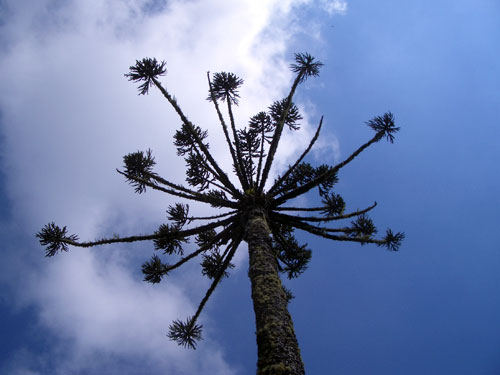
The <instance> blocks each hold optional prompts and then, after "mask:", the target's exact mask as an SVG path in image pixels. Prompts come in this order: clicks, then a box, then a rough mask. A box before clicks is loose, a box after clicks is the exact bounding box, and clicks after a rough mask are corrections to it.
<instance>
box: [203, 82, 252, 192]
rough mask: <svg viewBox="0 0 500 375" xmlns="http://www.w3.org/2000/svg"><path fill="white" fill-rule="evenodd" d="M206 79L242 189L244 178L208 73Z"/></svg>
mask: <svg viewBox="0 0 500 375" xmlns="http://www.w3.org/2000/svg"><path fill="white" fill-rule="evenodd" d="M207 79H208V87H209V91H210V97H211V99H212V102H213V103H214V106H215V110H216V111H217V115H218V116H219V121H220V124H221V125H222V130H223V132H224V136H225V137H226V143H227V145H228V146H229V152H230V153H231V158H232V159H233V164H234V167H235V168H236V175H237V176H238V179H239V180H240V183H241V186H242V187H243V185H244V178H243V174H242V172H241V166H240V164H239V163H238V159H237V158H236V154H235V152H234V148H233V144H232V141H231V138H230V137H229V132H228V130H227V125H226V122H225V121H224V117H223V116H222V113H221V111H220V108H219V104H218V102H217V98H216V97H215V94H214V91H213V89H212V82H211V80H210V72H207ZM228 102H229V101H228Z"/></svg>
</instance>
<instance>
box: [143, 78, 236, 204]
mask: <svg viewBox="0 0 500 375" xmlns="http://www.w3.org/2000/svg"><path fill="white" fill-rule="evenodd" d="M152 80H153V83H154V84H155V86H156V87H157V88H158V89H159V90H160V91H161V93H162V94H163V96H164V97H165V98H166V99H167V100H168V102H169V103H170V105H171V106H172V107H173V108H174V110H175V111H176V112H177V114H178V115H179V117H180V118H181V120H182V122H183V123H184V124H186V126H187V128H188V129H189V131H190V133H191V135H192V136H193V138H194V139H195V140H196V143H197V144H198V147H199V148H200V150H201V151H202V152H203V154H204V155H205V156H206V158H207V159H208V161H209V162H210V164H211V165H212V166H213V167H214V169H215V171H216V172H217V175H218V177H219V181H221V182H222V183H223V184H224V186H226V187H227V188H228V189H229V190H231V191H232V192H233V195H235V196H238V197H241V193H240V192H239V191H238V189H236V187H235V186H234V185H233V184H232V183H231V181H230V180H229V178H228V177H227V175H226V173H224V171H223V170H222V169H221V168H220V167H219V165H218V164H217V162H216V161H215V160H214V158H213V157H212V154H211V153H210V152H209V151H208V149H207V147H206V146H205V145H204V144H203V142H202V141H201V139H200V138H199V137H198V134H196V132H195V131H194V127H193V124H192V123H191V122H190V121H189V120H188V119H187V117H186V116H185V115H184V113H183V112H182V110H181V108H180V107H179V105H178V104H177V101H176V100H175V99H174V98H173V97H172V96H171V95H170V94H169V93H168V91H167V90H166V89H165V88H164V87H163V86H162V85H161V83H160V82H159V81H158V80H157V79H156V78H152Z"/></svg>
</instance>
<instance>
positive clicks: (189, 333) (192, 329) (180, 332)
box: [167, 318, 203, 349]
mask: <svg viewBox="0 0 500 375" xmlns="http://www.w3.org/2000/svg"><path fill="white" fill-rule="evenodd" d="M202 328H203V326H202V325H199V324H195V322H194V321H193V320H192V318H187V319H186V321H185V322H183V321H182V320H174V321H173V322H172V324H171V325H170V326H169V327H168V331H169V332H168V334H167V336H168V338H169V339H170V340H172V341H175V342H177V344H179V345H182V346H184V347H185V348H191V349H196V342H197V341H199V340H201V339H202V337H201V331H202Z"/></svg>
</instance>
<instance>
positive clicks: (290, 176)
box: [37, 53, 404, 374]
mask: <svg viewBox="0 0 500 375" xmlns="http://www.w3.org/2000/svg"><path fill="white" fill-rule="evenodd" d="M165 65H166V64H165V62H164V61H162V62H158V61H157V60H156V59H151V58H145V59H143V60H141V61H136V64H135V65H134V66H131V67H130V72H129V73H127V74H125V76H126V77H127V78H128V79H129V80H130V81H134V82H139V83H140V86H139V94H142V95H145V94H148V92H149V89H150V87H152V86H155V87H156V88H157V89H159V90H160V92H161V93H162V94H163V96H164V97H165V98H166V99H167V101H168V102H169V103H170V105H171V106H172V107H173V109H174V110H175V112H176V113H177V114H178V116H179V117H180V120H181V122H182V126H181V128H180V129H179V130H177V131H176V133H175V136H174V144H175V147H176V148H177V154H178V155H179V156H182V157H184V159H185V162H186V167H187V170H186V176H187V177H186V181H187V183H188V185H189V186H190V188H188V187H185V186H183V185H180V184H176V183H173V182H171V181H169V180H166V179H164V178H163V177H161V176H159V175H158V174H156V173H155V172H154V171H153V167H154V165H155V160H154V157H153V155H152V152H151V150H147V151H138V152H134V153H131V154H128V155H126V156H125V157H124V158H123V161H124V167H123V169H122V170H118V173H120V174H122V175H123V176H124V177H125V178H126V180H127V181H128V182H129V184H131V185H132V186H133V187H134V189H135V191H136V192H137V193H139V194H140V193H144V192H145V191H146V189H147V188H150V189H154V190H158V191H162V192H164V193H167V194H170V195H173V196H175V197H179V198H183V199H184V200H187V201H189V200H191V201H196V202H203V203H207V204H209V205H210V206H211V207H213V208H214V209H215V210H216V213H215V214H214V215H213V216H208V217H200V216H191V215H190V213H189V205H188V204H186V203H176V204H175V205H174V206H170V207H169V208H168V210H167V213H168V218H169V223H167V224H161V225H160V226H159V228H158V229H157V230H156V231H155V232H154V233H153V234H150V235H145V236H144V235H143V236H132V237H123V238H121V237H117V236H113V237H112V238H104V239H101V240H98V241H92V242H80V241H79V240H78V237H77V236H76V235H69V234H68V232H67V229H66V227H63V228H60V227H58V226H57V225H55V224H54V223H50V224H48V225H46V226H45V227H44V228H43V229H42V230H41V231H40V232H39V233H37V237H38V238H39V239H40V243H41V244H42V245H43V246H46V256H48V257H51V256H54V255H55V254H56V253H58V252H60V251H68V246H69V245H71V246H78V247H92V246H97V245H103V244H111V243H116V242H135V241H153V243H154V247H155V249H156V250H161V251H163V253H164V254H165V255H167V256H169V257H170V258H172V257H173V258H174V259H177V261H176V262H174V263H172V264H170V263H167V262H165V261H164V260H162V258H163V257H160V256H158V255H156V254H155V255H153V257H152V258H151V260H149V261H146V262H145V263H144V264H143V265H142V272H143V273H144V280H145V281H148V282H150V283H159V282H160V281H161V280H162V278H164V277H165V276H167V275H168V274H169V273H170V272H172V271H174V270H175V269H177V268H179V267H180V266H182V265H183V264H184V263H186V262H188V261H190V260H192V259H194V258H196V257H198V256H201V268H202V274H203V275H204V276H206V277H208V278H209V279H211V280H212V282H211V285H210V287H209V288H208V290H207V292H206V294H205V296H204V297H203V299H202V300H201V302H200V304H199V306H198V309H197V310H196V312H195V313H194V315H192V316H190V317H188V318H187V319H185V320H176V321H174V322H173V323H172V324H171V325H170V327H169V332H168V337H169V338H170V339H172V340H174V341H176V342H177V343H178V344H180V345H183V346H185V347H189V348H193V349H194V348H195V347H196V344H197V341H199V340H200V339H201V337H202V326H201V325H200V324H198V323H197V322H198V318H199V316H200V314H201V312H202V310H203V307H204V306H205V304H206V303H207V301H208V300H209V298H210V296H211V294H212V293H213V291H214V290H215V288H216V287H217V285H218V284H219V282H220V281H221V280H222V279H223V278H224V277H227V276H228V271H229V269H231V268H232V267H233V264H232V263H231V260H232V258H233V256H234V254H235V253H236V251H237V249H238V246H239V245H240V243H241V242H242V241H245V242H247V243H248V251H249V272H248V275H249V278H250V280H251V288H252V300H253V306H254V311H255V318H256V335H257V347H258V363H257V368H258V370H257V373H258V374H304V365H303V363H302V359H301V356H300V351H299V346H298V343H297V339H296V337H295V333H294V329H293V323H292V319H291V317H290V314H289V313H288V309H287V304H288V302H289V301H290V300H291V299H292V298H293V295H292V294H291V292H290V291H289V290H288V289H286V288H284V287H283V286H282V284H281V279H280V276H279V273H283V274H285V275H286V276H287V277H288V278H289V279H291V278H296V277H298V276H299V275H300V274H302V273H303V272H304V271H305V270H306V268H307V264H308V262H309V260H310V259H311V250H310V249H309V248H308V247H307V244H300V243H299V242H298V241H297V239H296V237H295V230H296V229H299V230H302V231H305V232H308V233H312V234H315V235H317V236H320V237H324V238H327V239H331V240H336V241H351V242H358V243H360V244H361V245H364V244H368V243H371V244H376V245H378V246H383V247H386V248H387V249H388V250H390V251H397V250H398V248H399V246H400V243H401V241H402V240H403V238H404V234H403V233H399V232H398V233H394V232H392V231H391V230H390V229H387V231H386V233H385V235H384V236H383V237H382V238H375V237H374V235H375V234H376V233H377V229H376V227H375V225H374V223H373V221H372V220H371V219H370V218H369V217H368V216H367V212H368V211H370V210H372V209H373V208H374V207H375V206H376V203H374V204H372V205H371V206H369V207H367V208H365V209H363V210H358V211H353V212H349V213H346V212H345V202H344V200H343V199H342V197H341V196H340V195H339V194H337V193H336V192H334V191H333V187H334V185H335V183H336V182H337V181H338V178H337V173H338V171H339V170H340V169H341V168H343V167H344V166H346V165H347V164H348V163H350V162H351V161H352V160H354V159H355V158H356V157H357V156H358V155H359V154H360V153H361V152H362V151H364V150H365V149H366V148H368V147H369V146H371V145H372V144H374V143H376V142H378V141H380V140H381V139H382V138H386V139H387V140H388V141H389V142H391V143H392V142H393V141H394V133H396V132H397V131H398V130H399V128H398V127H396V126H395V124H394V116H393V115H392V113H390V112H388V113H385V114H384V115H382V116H377V117H374V118H373V119H371V120H369V121H368V122H367V125H368V126H369V127H370V128H372V129H373V130H374V131H375V135H374V136H373V137H372V138H371V139H370V140H369V141H368V142H366V143H365V144H363V145H362V146H361V147H359V148H358V149H357V150H356V151H354V152H353V153H352V154H351V155H350V156H349V157H348V158H347V159H345V160H344V161H342V162H341V163H339V164H337V165H327V164H322V165H319V166H312V165H311V164H309V163H307V162H305V161H304V159H305V157H306V156H307V154H308V153H309V151H310V150H311V148H312V147H313V145H314V143H315V142H316V140H317V139H318V136H319V133H320V130H321V126H322V123H323V118H321V119H320V121H319V125H318V127H317V130H316V133H315V134H314V137H313V138H312V140H311V141H310V143H309V145H308V147H307V148H306V150H305V151H304V152H303V153H302V154H301V155H300V156H299V157H298V159H297V161H296V162H295V163H294V164H293V165H290V166H289V167H288V168H287V169H286V170H285V171H284V173H283V174H282V175H280V176H278V177H277V178H276V179H275V180H274V182H273V183H272V184H271V183H270V182H269V183H268V177H269V173H270V170H271V166H272V165H273V160H274V157H275V155H276V150H277V149H278V146H279V143H280V139H281V135H282V134H283V131H284V129H285V127H287V128H288V129H289V131H296V130H298V129H299V124H298V121H299V120H300V119H302V117H301V115H300V113H299V110H298V108H297V107H296V106H295V104H294V103H293V101H292V99H293V96H294V94H295V91H296V89H297V87H298V86H299V84H301V83H303V82H304V81H306V80H307V79H308V78H309V77H314V76H318V75H319V69H320V67H321V66H322V65H323V64H322V63H320V62H318V61H316V60H315V59H314V58H313V57H312V56H311V55H309V54H307V53H304V54H303V53H299V54H296V55H295V63H293V64H292V65H291V66H290V68H291V70H292V72H293V73H294V74H295V79H294V81H293V84H292V86H291V89H290V92H289V94H288V96H287V97H286V98H284V99H282V100H278V101H276V102H274V103H273V104H272V105H271V106H270V107H269V108H268V110H267V111H262V112H259V113H257V114H256V115H255V116H253V117H252V118H251V119H250V121H249V123H248V127H245V128H243V129H241V128H237V126H236V123H235V119H234V115H233V106H236V105H238V101H239V98H240V97H239V94H238V90H239V88H240V87H241V85H242V84H243V80H242V79H240V78H239V77H237V76H236V75H234V74H233V73H226V72H221V73H216V74H214V75H213V77H211V76H210V74H209V73H207V79H208V87H209V95H208V98H207V99H208V100H209V101H210V102H212V103H213V105H214V107H215V110H216V112H217V116H218V118H219V121H220V124H221V126H222V131H223V133H224V136H225V139H226V142H227V145H228V147H229V152H230V154H231V158H232V163H233V168H234V173H235V175H236V177H237V181H238V184H239V186H236V185H238V184H236V185H235V184H234V183H233V182H232V181H231V180H230V179H229V177H228V175H227V174H226V173H225V172H224V171H223V170H222V169H221V167H220V166H219V164H218V163H217V161H216V160H215V159H214V158H213V156H212V154H211V152H210V145H209V143H208V141H207V138H208V133H207V131H206V130H203V129H202V128H200V127H199V126H197V125H194V124H193V123H191V122H190V121H189V120H188V118H187V117H186V115H185V114H184V112H183V111H182V109H181V107H180V106H179V105H178V104H177V101H176V99H175V98H174V97H173V96H172V95H171V94H170V93H169V92H168V91H167V89H166V88H165V87H164V86H162V84H161V83H160V81H159V80H158V79H159V77H160V76H162V75H165V73H166V68H165ZM222 105H225V106H226V107H227V108H226V110H227V115H226V116H227V118H228V122H226V121H227V120H226V117H224V115H223V113H222V112H223V111H222V110H221V106H222ZM266 186H269V188H267V189H266ZM314 188H318V194H319V196H320V198H321V206H319V207H296V206H293V203H292V205H286V204H287V203H288V202H290V201H292V202H293V199H294V198H296V197H299V196H301V195H303V194H306V193H308V192H309V191H310V190H312V189H314ZM287 212H288V213H287ZM311 215H312V216H311ZM349 219H350V223H348V224H343V225H340V226H338V227H332V226H331V225H330V224H331V223H332V222H335V221H343V222H344V223H345V221H346V220H347V221H349ZM195 222H199V223H200V222H201V223H202V224H201V225H193V224H192V223H195ZM192 237H194V241H195V243H196V246H197V250H195V251H192V252H191V253H189V254H185V253H184V244H185V243H187V242H188V241H189V239H190V238H192ZM175 255H177V258H175Z"/></svg>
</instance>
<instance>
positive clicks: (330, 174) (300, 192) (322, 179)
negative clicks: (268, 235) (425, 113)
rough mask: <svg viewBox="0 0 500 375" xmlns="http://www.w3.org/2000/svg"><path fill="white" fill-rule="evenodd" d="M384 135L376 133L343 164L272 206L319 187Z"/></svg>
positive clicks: (291, 192) (300, 187) (277, 200)
mask: <svg viewBox="0 0 500 375" xmlns="http://www.w3.org/2000/svg"><path fill="white" fill-rule="evenodd" d="M383 135H384V134H383V133H381V132H379V133H377V134H376V135H375V136H374V137H373V138H372V139H370V140H369V141H368V142H366V143H365V144H364V145H362V146H361V147H359V148H358V149H357V150H356V151H354V152H353V153H352V154H351V155H350V156H349V157H348V158H347V159H345V160H344V161H343V162H341V163H339V164H337V165H336V166H335V167H333V168H331V169H329V170H327V171H326V172H325V173H323V174H322V175H320V176H318V177H317V178H315V179H314V180H312V181H310V182H308V183H306V184H304V185H302V186H299V187H298V188H296V189H293V190H291V191H290V192H288V193H286V194H284V195H282V196H281V197H279V198H277V199H276V200H275V201H274V202H273V205H274V206H275V207H277V206H279V205H281V204H283V203H285V202H286V201H288V200H290V199H293V198H295V197H298V196H299V195H302V194H305V193H307V192H308V191H309V190H311V189H313V188H315V187H316V186H318V185H320V184H321V183H322V182H323V181H324V180H325V179H327V178H328V177H331V176H333V175H334V174H335V173H336V172H337V171H338V170H339V169H341V168H342V167H344V166H346V165H347V164H349V163H350V162H351V161H352V160H354V158H355V157H356V156H358V155H359V154H360V153H361V152H363V151H364V150H365V149H366V148H368V147H369V146H371V145H372V144H373V143H375V142H378V141H379V140H380V138H382V136H383Z"/></svg>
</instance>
